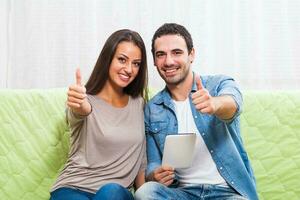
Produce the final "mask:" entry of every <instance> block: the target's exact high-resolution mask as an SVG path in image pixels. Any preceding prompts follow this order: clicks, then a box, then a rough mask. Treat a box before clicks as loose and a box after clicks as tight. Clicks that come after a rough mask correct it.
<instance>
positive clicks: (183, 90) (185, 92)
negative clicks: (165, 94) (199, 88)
mask: <svg viewBox="0 0 300 200" xmlns="http://www.w3.org/2000/svg"><path fill="white" fill-rule="evenodd" d="M192 86H193V72H192V71H191V72H190V73H189V74H188V76H187V77H186V79H185V80H184V81H183V82H181V83H179V84H176V85H172V84H167V87H168V89H169V91H170V93H171V96H172V99H174V100H175V101H184V100H185V99H186V98H188V96H189V93H190V92H191V89H192Z"/></svg>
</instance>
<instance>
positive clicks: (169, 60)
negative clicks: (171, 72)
mask: <svg viewBox="0 0 300 200" xmlns="http://www.w3.org/2000/svg"><path fill="white" fill-rule="evenodd" d="M174 63H175V62H174V58H173V57H172V55H168V54H167V56H166V60H165V64H166V65H167V66H172V65H174Z"/></svg>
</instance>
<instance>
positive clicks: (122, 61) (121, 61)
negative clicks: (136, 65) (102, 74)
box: [118, 57, 126, 63]
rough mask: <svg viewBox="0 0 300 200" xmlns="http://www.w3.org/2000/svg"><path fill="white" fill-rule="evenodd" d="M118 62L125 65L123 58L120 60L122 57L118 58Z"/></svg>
mask: <svg viewBox="0 0 300 200" xmlns="http://www.w3.org/2000/svg"><path fill="white" fill-rule="evenodd" d="M118 60H119V62H120V63H125V62H126V60H125V58H122V57H119V58H118Z"/></svg>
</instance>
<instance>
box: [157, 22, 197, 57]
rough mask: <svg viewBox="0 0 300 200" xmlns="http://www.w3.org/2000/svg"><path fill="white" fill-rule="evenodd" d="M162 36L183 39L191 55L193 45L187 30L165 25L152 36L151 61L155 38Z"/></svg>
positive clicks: (171, 24)
mask: <svg viewBox="0 0 300 200" xmlns="http://www.w3.org/2000/svg"><path fill="white" fill-rule="evenodd" d="M164 35H179V36H181V37H183V39H184V40H185V43H186V46H187V49H188V53H191V51H192V49H193V47H194V45H193V39H192V36H191V34H190V33H189V32H188V30H187V29H186V28H185V27H184V26H182V25H179V24H176V23H165V24H163V25H162V26H161V27H159V28H158V29H157V30H156V31H155V33H154V35H153V38H152V45H151V52H152V55H153V59H155V55H154V53H155V49H154V42H155V40H156V39H157V38H159V37H161V36H164Z"/></svg>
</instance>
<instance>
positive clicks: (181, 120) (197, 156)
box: [173, 98, 227, 186]
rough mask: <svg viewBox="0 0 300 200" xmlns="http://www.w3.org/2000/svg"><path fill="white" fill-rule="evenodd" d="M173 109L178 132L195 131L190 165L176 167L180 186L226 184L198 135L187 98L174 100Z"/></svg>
mask: <svg viewBox="0 0 300 200" xmlns="http://www.w3.org/2000/svg"><path fill="white" fill-rule="evenodd" d="M173 102H174V106H175V111H176V117H177V121H178V133H179V134H180V133H196V135H197V140H196V146H195V153H194V158H193V161H192V166H191V167H189V168H185V169H176V172H177V175H178V177H179V182H180V185H181V186H186V185H190V184H220V185H227V184H226V181H225V180H224V179H223V177H222V176H221V175H220V173H219V171H218V170H217V167H216V164H215V162H214V161H213V159H212V157H211V155H210V153H209V151H208V149H207V147H206V144H205V143H204V141H203V138H202V136H201V135H200V133H199V131H198V129H197V127H196V124H195V121H194V118H193V114H192V111H191V107H190V102H189V99H188V98H187V99H186V100H184V101H175V100H173Z"/></svg>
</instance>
